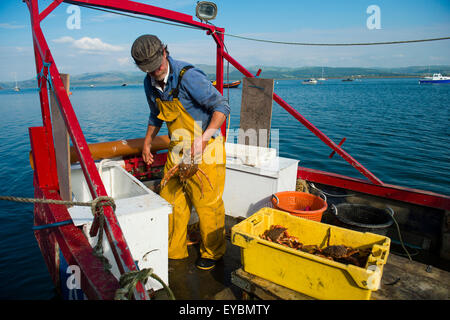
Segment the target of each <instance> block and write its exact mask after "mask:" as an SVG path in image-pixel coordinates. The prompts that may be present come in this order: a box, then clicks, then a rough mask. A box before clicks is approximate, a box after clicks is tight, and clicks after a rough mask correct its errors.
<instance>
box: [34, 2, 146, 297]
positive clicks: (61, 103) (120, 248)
mask: <svg viewBox="0 0 450 320" xmlns="http://www.w3.org/2000/svg"><path fill="white" fill-rule="evenodd" d="M60 3H61V1H54V2H53V3H52V4H50V5H49V6H48V7H47V8H46V9H45V10H43V11H42V12H41V13H39V9H38V3H37V1H33V0H26V4H27V5H28V8H29V11H30V15H31V28H32V33H33V45H34V51H35V61H36V72H37V74H38V86H39V96H40V102H41V113H42V120H43V127H44V129H45V131H46V135H45V136H46V139H47V141H46V144H47V145H48V146H51V151H52V152H50V157H52V158H53V160H52V161H51V162H52V163H56V161H55V160H54V158H55V152H54V148H53V132H52V131H53V130H52V123H51V117H50V107H49V94H48V90H49V89H50V90H52V91H53V92H54V96H55V100H56V102H57V105H58V107H59V111H60V113H61V116H62V118H63V120H64V123H65V126H66V129H67V132H68V134H69V136H70V139H71V141H72V145H73V147H74V149H75V150H76V153H77V155H78V159H79V162H80V165H81V168H82V171H83V174H84V177H85V179H86V182H87V185H88V188H89V191H90V193H91V196H92V199H97V198H99V197H107V196H108V194H107V192H106V189H105V187H104V185H103V182H102V180H101V178H100V175H99V172H98V171H97V167H96V165H95V163H94V160H93V158H92V155H91V153H90V151H89V148H88V144H87V142H86V139H85V137H84V134H83V132H82V130H81V127H80V124H79V122H78V119H77V117H76V115H75V112H74V109H73V107H72V104H71V102H70V100H69V97H68V93H67V91H66V90H65V88H64V85H63V82H62V79H61V76H60V73H59V71H58V69H57V67H56V64H55V61H54V59H53V57H52V54H51V51H50V48H49V47H48V44H47V42H46V40H45V37H44V35H43V32H42V29H41V27H40V22H41V21H42V20H43V19H44V18H45V17H46V16H47V15H48V14H49V13H50V12H51V11H52V10H53V9H55V8H56V7H57V6H58V5H59V4H60ZM47 83H48V86H47ZM34 165H35V167H36V169H37V166H38V165H39V164H38V163H36V161H35V163H34ZM47 170H48V172H46V174H48V175H53V176H55V175H56V179H55V178H54V179H53V181H58V179H57V170H56V168H53V167H50V168H47ZM103 215H104V217H105V219H104V227H103V228H104V232H105V234H106V236H107V239H108V242H109V244H110V247H111V250H112V252H113V254H114V258H115V260H116V263H117V266H118V268H119V271H120V273H121V274H123V273H126V272H129V271H137V267H136V264H135V263H134V260H133V258H132V255H131V252H130V250H129V248H128V246H127V243H126V240H125V237H124V235H123V233H122V230H121V228H120V225H119V223H118V220H117V217H116V215H115V213H114V212H113V210H112V208H111V206H104V207H103ZM100 219H102V217H100V216H99V215H97V216H95V217H94V221H93V224H92V227H91V229H90V235H91V236H95V235H97V234H98V232H101V230H100V229H99V226H100ZM135 297H136V298H138V299H148V298H149V296H148V293H147V292H146V291H145V288H144V286H143V285H142V283H141V282H139V283H137V285H136V290H135Z"/></svg>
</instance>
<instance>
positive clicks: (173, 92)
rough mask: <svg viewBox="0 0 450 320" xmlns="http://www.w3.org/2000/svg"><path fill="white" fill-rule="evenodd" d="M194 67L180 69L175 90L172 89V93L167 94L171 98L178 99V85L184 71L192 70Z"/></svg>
mask: <svg viewBox="0 0 450 320" xmlns="http://www.w3.org/2000/svg"><path fill="white" fill-rule="evenodd" d="M193 67H194V66H185V67H183V69H181V71H180V75H179V76H178V83H177V87H176V88H175V89H172V91H171V92H170V93H169V95H170V94H172V97H173V98H174V99H175V98H178V94H179V93H180V84H181V80H182V79H183V75H184V74H185V73H186V71H188V70H189V69H192V68H193Z"/></svg>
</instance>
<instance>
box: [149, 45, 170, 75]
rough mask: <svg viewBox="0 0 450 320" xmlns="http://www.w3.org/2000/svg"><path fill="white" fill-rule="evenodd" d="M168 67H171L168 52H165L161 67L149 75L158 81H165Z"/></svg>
mask: <svg viewBox="0 0 450 320" xmlns="http://www.w3.org/2000/svg"><path fill="white" fill-rule="evenodd" d="M168 66H169V62H168V61H167V55H166V50H164V53H163V59H162V61H161V65H160V66H159V68H158V69H156V70H155V71H153V72H149V74H150V76H151V77H152V78H153V79H155V80H156V81H163V80H164V78H165V76H166V74H167V71H168V70H167V69H168Z"/></svg>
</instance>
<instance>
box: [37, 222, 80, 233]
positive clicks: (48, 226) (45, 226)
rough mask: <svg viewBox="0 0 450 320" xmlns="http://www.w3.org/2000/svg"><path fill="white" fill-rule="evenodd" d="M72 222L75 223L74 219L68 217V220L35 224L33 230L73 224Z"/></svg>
mask: <svg viewBox="0 0 450 320" xmlns="http://www.w3.org/2000/svg"><path fill="white" fill-rule="evenodd" d="M71 223H73V221H72V219H68V220H64V221H59V222H55V223H49V224H43V225H40V226H33V228H32V230H33V231H36V230H43V229H49V228H56V227H61V226H65V225H67V224H71Z"/></svg>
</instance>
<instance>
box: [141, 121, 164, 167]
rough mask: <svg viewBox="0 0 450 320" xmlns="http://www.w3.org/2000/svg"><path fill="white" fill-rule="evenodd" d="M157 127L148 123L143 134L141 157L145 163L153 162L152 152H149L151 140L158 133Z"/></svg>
mask: <svg viewBox="0 0 450 320" xmlns="http://www.w3.org/2000/svg"><path fill="white" fill-rule="evenodd" d="M159 129H160V128H159V127H155V126H151V125H149V126H148V128H147V133H146V134H145V138H144V144H143V145H142V159H143V160H144V162H145V163H146V164H147V165H151V164H152V163H153V154H152V152H151V147H152V141H153V139H154V138H155V136H156V135H157V134H158V131H159Z"/></svg>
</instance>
